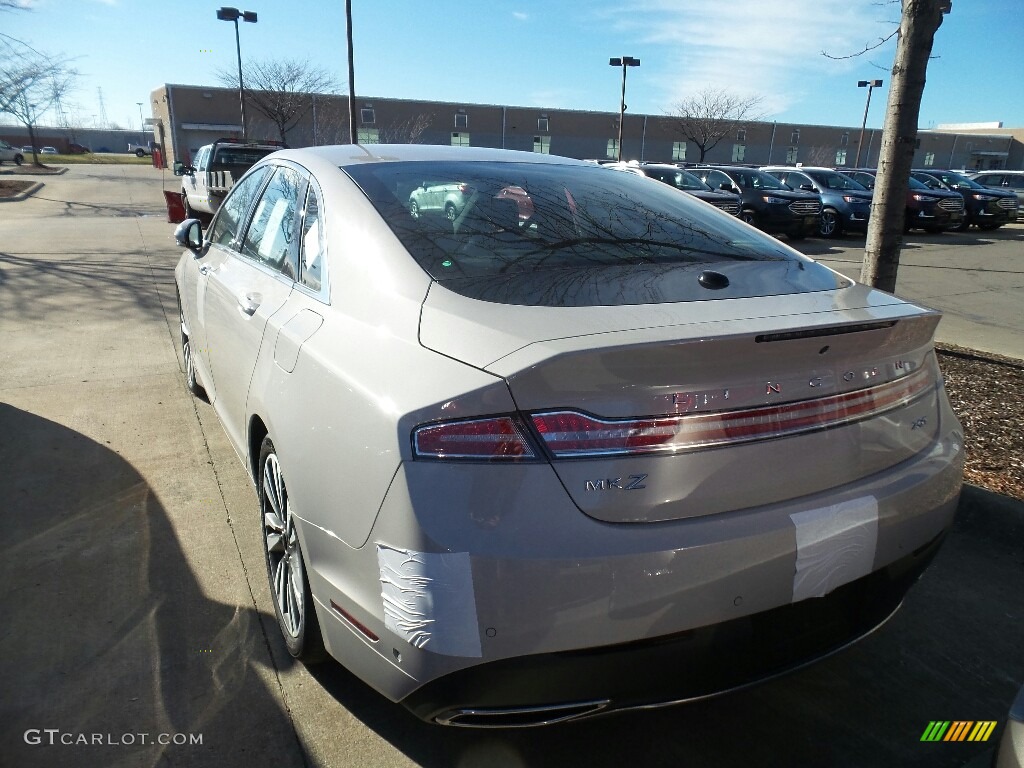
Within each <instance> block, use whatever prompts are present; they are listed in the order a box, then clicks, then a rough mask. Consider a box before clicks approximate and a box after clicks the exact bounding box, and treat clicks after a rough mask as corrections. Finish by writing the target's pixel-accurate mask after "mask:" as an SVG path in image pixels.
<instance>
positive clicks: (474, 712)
mask: <svg viewBox="0 0 1024 768" xmlns="http://www.w3.org/2000/svg"><path fill="white" fill-rule="evenodd" d="M609 704H611V701H610V700H609V699H601V700H598V701H582V702H573V703H571V704H552V705H548V706H543V707H506V708H501V709H497V708H495V709H453V710H451V711H448V712H444V713H442V714H440V715H438V716H437V717H435V718H434V722H436V723H438V724H439V725H454V726H459V727H461V728H533V727H535V726H538V725H554V724H555V723H564V722H568V721H569V720H578V719H580V718H583V717H589V716H591V715H594V714H597V713H598V712H600V711H602V710H603V709H606V708H607V707H608V705H609Z"/></svg>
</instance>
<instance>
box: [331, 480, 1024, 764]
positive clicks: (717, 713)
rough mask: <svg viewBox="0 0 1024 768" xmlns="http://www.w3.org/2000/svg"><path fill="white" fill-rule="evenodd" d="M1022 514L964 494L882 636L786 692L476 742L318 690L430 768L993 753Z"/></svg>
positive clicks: (770, 685)
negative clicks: (934, 726)
mask: <svg viewBox="0 0 1024 768" xmlns="http://www.w3.org/2000/svg"><path fill="white" fill-rule="evenodd" d="M1022 577H1024V503H1021V502H1018V501H1015V500H1013V499H1008V498H1006V497H1002V496H997V495H995V494H991V493H989V492H987V491H984V490H981V489H978V488H974V487H966V488H965V489H964V493H963V496H962V498H961V505H960V510H959V512H958V516H957V520H956V522H955V523H954V526H953V529H952V530H951V532H950V535H949V536H948V537H947V539H946V542H945V544H944V546H943V549H942V550H941V551H940V553H939V555H938V557H937V558H936V560H935V562H934V563H933V565H932V567H931V568H930V569H929V570H928V571H926V572H925V574H924V576H923V577H922V578H921V580H920V582H919V583H918V584H917V585H916V586H915V587H914V588H913V589H912V590H911V592H910V595H909V596H908V598H907V600H906V601H905V604H904V605H903V607H902V609H901V610H900V611H899V612H897V614H896V615H895V616H894V617H893V618H892V619H891V620H890V621H889V622H888V623H887V624H886V625H884V626H883V627H882V628H881V629H880V630H879V631H877V632H875V633H874V634H873V635H871V636H870V637H868V638H866V639H864V640H862V641H861V642H860V643H857V644H855V645H854V646H852V647H851V648H849V649H847V650H844V651H841V652H839V653H837V654H836V655H834V656H831V657H829V658H828V659H825V660H823V661H821V662H819V663H816V664H813V665H811V666H809V667H807V668H805V669H803V670H799V671H797V672H794V673H792V674H790V675H787V676H784V677H782V678H778V679H776V680H773V681H770V682H767V683H764V684H761V685H758V686H755V687H752V688H749V689H746V690H742V691H737V692H733V693H731V694H727V695H724V696H720V697H717V698H714V699H709V700H705V701H699V702H693V703H690V704H685V705H680V706H674V707H668V708H663V709H656V710H650V711H646V712H629V713H621V714H617V715H612V716H608V717H603V718H596V719H593V720H589V721H582V722H579V723H575V724H565V725H559V726H548V727H544V728H531V729H517V730H468V729H457V728H444V727H441V726H435V725H429V724H425V723H422V722H420V721H419V720H417V719H415V718H414V717H413V716H412V715H410V714H408V713H407V712H405V711H404V710H403V709H402V708H401V707H400V706H399V705H394V704H391V703H389V702H387V701H386V700H385V699H384V698H383V697H381V696H379V695H377V694H376V693H375V692H373V691H372V690H371V689H370V688H369V687H367V686H366V685H364V684H362V683H361V682H360V681H359V680H357V679H356V678H355V677H354V676H353V675H351V674H349V673H348V672H346V671H345V670H344V669H342V668H340V667H339V666H337V665H334V664H326V665H322V666H319V667H316V668H315V669H314V670H313V674H314V676H315V677H316V679H317V681H318V682H319V683H320V684H321V685H322V686H323V687H324V688H325V689H326V690H327V691H328V692H329V693H330V694H331V695H333V696H334V698H335V699H336V700H337V701H338V702H339V703H340V704H341V705H342V706H344V707H345V708H346V709H347V710H348V711H349V712H350V713H352V714H353V715H354V716H355V717H357V718H359V719H360V720H361V721H362V722H363V723H365V724H366V725H367V726H368V727H370V728H372V729H374V730H375V731H377V732H378V733H379V734H380V735H381V736H383V737H384V738H386V739H387V740H388V741H390V742H391V743H392V744H393V745H394V746H396V747H397V748H398V749H400V750H402V751H403V752H404V753H405V754H407V755H408V756H409V757H410V758H411V759H412V760H414V761H416V762H417V763H419V764H420V765H424V766H429V767H430V768H433V767H435V766H436V767H437V768H441V767H442V766H444V767H448V766H457V767H458V768H468V767H469V766H481V768H483V767H487V768H491V767H493V766H574V765H587V766H598V767H600V766H609V767H610V766H623V765H637V766H680V765H702V766H703V765H707V766H716V768H717V767H720V766H749V765H766V766H767V765H777V766H794V765H800V766H808V767H809V768H816V767H818V766H820V767H821V768H839V767H841V766H849V767H850V768H863V766H882V765H885V766H901V767H903V768H905V767H906V766H919V767H920V768H925V767H926V766H927V768H935V767H936V766H938V767H940V768H941V767H948V768H959V766H963V765H964V764H965V763H967V762H969V761H970V760H972V759H974V758H977V757H978V756H979V755H981V754H983V753H984V752H986V751H988V750H990V749H991V748H992V746H993V745H994V744H995V743H997V740H998V738H999V737H1000V736H1001V733H1002V730H1003V728H1004V727H1005V725H1006V712H1007V710H1008V709H1009V706H1010V703H1011V702H1012V701H1013V697H1014V695H1015V694H1016V691H1017V689H1018V688H1019V687H1020V684H1021V682H1022V681H1024V654H1021V621H1022V617H1024V590H1021V589H1020V585H1021V583H1022ZM933 720H973V721H981V720H992V721H997V722H998V726H997V728H996V730H995V732H994V733H993V734H992V736H991V738H990V739H989V741H988V743H969V742H965V743H951V742H946V743H927V742H922V741H921V736H922V734H923V732H924V730H925V728H926V727H927V726H928V724H929V722H930V721H933Z"/></svg>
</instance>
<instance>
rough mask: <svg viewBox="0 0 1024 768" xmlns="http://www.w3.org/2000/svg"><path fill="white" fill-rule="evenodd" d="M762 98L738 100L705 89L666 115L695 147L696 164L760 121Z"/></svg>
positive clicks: (710, 89) (731, 95) (684, 100)
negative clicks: (719, 144) (728, 139)
mask: <svg viewBox="0 0 1024 768" xmlns="http://www.w3.org/2000/svg"><path fill="white" fill-rule="evenodd" d="M762 101H763V98H762V97H761V96H739V95H737V94H735V93H732V92H730V91H727V90H724V89H716V88H705V89H704V90H702V91H700V92H698V93H697V94H695V95H693V96H690V97H688V98H686V99H683V100H682V101H681V102H679V103H678V104H677V105H676V106H675V108H674V109H673V110H672V111H671V112H670V113H669V115H670V116H671V117H673V118H675V127H676V130H677V131H678V132H679V133H680V134H682V135H683V136H685V137H686V138H687V139H689V140H690V141H692V142H693V143H694V144H696V145H697V148H698V149H699V150H700V157H699V158H698V161H699V162H702V161H703V160H704V156H705V155H707V153H708V152H709V151H710V150H712V149H714V147H715V146H716V145H717V144H718V142H720V141H721V140H722V139H724V138H725V137H726V136H728V135H729V134H730V133H733V132H735V131H737V130H739V129H741V128H744V127H745V126H746V124H747V123H748V122H751V121H754V120H758V119H760V118H761V116H762V115H761V112H760V111H759V110H760V107H761V102H762Z"/></svg>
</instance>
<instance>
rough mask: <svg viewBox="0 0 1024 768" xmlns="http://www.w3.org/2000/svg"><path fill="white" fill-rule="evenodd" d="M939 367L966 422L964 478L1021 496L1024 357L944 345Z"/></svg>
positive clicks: (1023, 482)
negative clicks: (984, 352) (1016, 357)
mask: <svg viewBox="0 0 1024 768" xmlns="http://www.w3.org/2000/svg"><path fill="white" fill-rule="evenodd" d="M939 366H940V367H941V368H942V373H943V375H944V376H945V377H946V389H947V391H948V392H949V399H950V402H951V403H952V404H953V410H954V411H956V414H957V416H959V418H960V423H961V424H963V427H964V443H965V445H966V448H967V465H966V468H965V470H964V481H965V482H968V483H972V484H973V485H977V486H980V487H982V488H987V489H988V490H990V491H993V492H995V493H1000V494H1003V495H1004V496H1010V497H1012V498H1015V499H1021V500H1024V429H1022V428H1021V412H1022V409H1024V361H1020V360H1015V359H1012V358H1005V357H999V356H997V355H988V354H984V355H982V354H979V353H977V352H975V351H973V350H970V349H963V348H961V347H953V346H946V345H943V346H941V347H940V348H939Z"/></svg>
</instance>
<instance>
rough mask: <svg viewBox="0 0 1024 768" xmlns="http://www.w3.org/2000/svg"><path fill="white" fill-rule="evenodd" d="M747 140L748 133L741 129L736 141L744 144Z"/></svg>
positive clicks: (737, 132)
mask: <svg viewBox="0 0 1024 768" xmlns="http://www.w3.org/2000/svg"><path fill="white" fill-rule="evenodd" d="M746 140H747V132H746V130H744V129H743V128H740V129H739V130H738V131H736V141H738V142H740V143H741V144H742V143H743V142H745V141H746Z"/></svg>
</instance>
